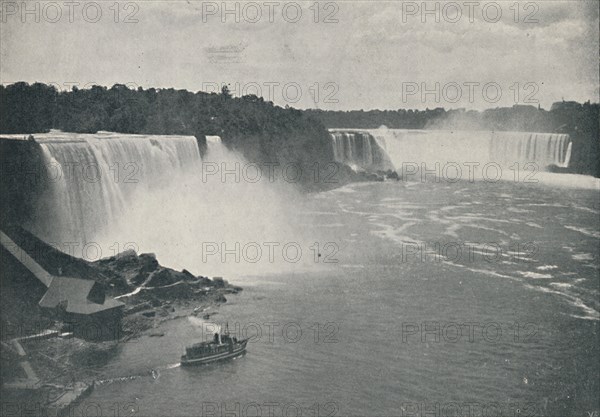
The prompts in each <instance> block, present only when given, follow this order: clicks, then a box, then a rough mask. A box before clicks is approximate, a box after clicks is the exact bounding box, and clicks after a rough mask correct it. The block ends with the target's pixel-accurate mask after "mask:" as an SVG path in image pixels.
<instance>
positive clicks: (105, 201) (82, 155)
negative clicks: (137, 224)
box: [34, 132, 200, 242]
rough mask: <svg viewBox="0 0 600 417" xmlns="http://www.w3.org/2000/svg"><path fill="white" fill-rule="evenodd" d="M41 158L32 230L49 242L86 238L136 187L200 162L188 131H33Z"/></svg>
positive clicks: (153, 183) (118, 211) (108, 220)
mask: <svg viewBox="0 0 600 417" xmlns="http://www.w3.org/2000/svg"><path fill="white" fill-rule="evenodd" d="M36 140H37V141H38V142H39V143H40V145H41V148H42V152H43V155H44V159H45V167H44V168H45V171H46V175H45V178H44V179H45V180H46V181H47V183H48V187H47V188H46V192H45V195H44V196H43V197H42V199H41V205H40V207H39V210H38V213H36V214H37V216H36V217H37V219H36V220H35V222H34V223H35V224H34V229H35V231H36V232H37V233H38V234H39V235H40V236H42V237H43V238H45V239H46V240H49V241H54V242H67V241H71V242H86V241H89V240H90V239H93V238H94V236H96V235H97V234H98V233H99V232H100V231H101V230H103V229H105V228H106V226H107V225H108V224H111V223H113V222H115V221H116V220H117V219H119V218H120V217H121V216H122V215H123V212H124V211H125V210H126V206H127V203H128V202H129V201H130V199H131V196H132V195H133V192H134V191H135V189H137V188H148V187H156V186H160V185H161V184H165V183H167V182H168V181H169V176H171V175H173V173H174V172H177V171H181V170H185V169H189V168H191V167H193V166H195V165H197V164H199V162H200V152H199V150H198V144H197V143H196V139H195V138H194V137H191V136H189V137H188V136H144V135H120V134H114V133H108V132H100V133H98V134H95V135H89V134H82V135H78V134H66V133H54V132H53V133H49V134H42V135H36Z"/></svg>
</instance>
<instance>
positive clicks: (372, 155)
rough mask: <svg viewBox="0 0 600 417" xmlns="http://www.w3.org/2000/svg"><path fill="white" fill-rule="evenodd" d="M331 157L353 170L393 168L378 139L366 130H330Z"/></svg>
mask: <svg viewBox="0 0 600 417" xmlns="http://www.w3.org/2000/svg"><path fill="white" fill-rule="evenodd" d="M330 135H331V144H332V148H333V157H334V160H335V161H336V162H341V163H344V164H346V165H348V166H350V167H352V168H353V169H354V170H364V171H386V170H388V169H393V165H392V163H391V161H390V160H389V157H388V155H387V153H386V151H385V149H383V147H382V145H381V144H380V143H379V142H378V140H377V139H376V138H375V137H374V136H373V135H371V134H370V133H369V132H367V131H342V130H335V129H332V130H331V131H330Z"/></svg>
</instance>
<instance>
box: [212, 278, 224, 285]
mask: <svg viewBox="0 0 600 417" xmlns="http://www.w3.org/2000/svg"><path fill="white" fill-rule="evenodd" d="M212 281H213V284H214V285H215V287H224V286H225V280H224V279H223V277H213V279H212Z"/></svg>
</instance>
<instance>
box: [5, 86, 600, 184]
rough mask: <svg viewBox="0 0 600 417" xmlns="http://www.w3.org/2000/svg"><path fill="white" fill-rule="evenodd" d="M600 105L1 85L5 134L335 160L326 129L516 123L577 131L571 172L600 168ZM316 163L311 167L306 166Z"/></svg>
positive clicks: (509, 126)
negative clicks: (104, 138) (193, 141)
mask: <svg viewBox="0 0 600 417" xmlns="http://www.w3.org/2000/svg"><path fill="white" fill-rule="evenodd" d="M599 112H600V109H599V105H598V104H590V103H589V102H587V103H584V104H579V103H575V102H559V103H555V104H553V105H552V108H551V109H550V110H549V111H546V110H544V109H540V108H536V107H533V106H517V105H516V106H513V107H510V108H496V109H489V110H485V111H482V112H478V111H465V110H460V109H459V110H445V109H443V108H437V109H432V110H423V111H419V110H403V109H401V110H371V111H362V110H354V111H324V110H296V109H293V108H287V107H286V108H281V107H278V106H275V105H273V103H271V102H268V101H264V100H263V98H261V97H257V96H255V95H249V96H244V97H240V98H234V97H232V96H231V94H230V92H229V91H228V89H227V88H226V87H224V88H223V90H222V91H221V93H219V94H217V93H205V92H197V93H193V92H190V91H187V90H175V89H154V88H149V89H143V88H141V87H139V88H137V89H130V88H128V87H127V86H125V85H122V84H115V85H114V86H112V87H111V88H107V87H102V86H93V87H91V88H90V89H81V90H80V89H77V88H76V87H73V89H72V90H71V91H57V90H56V88H55V87H53V86H50V85H45V84H41V83H35V84H32V85H29V84H27V83H23V82H19V83H15V84H11V85H9V86H6V87H5V86H0V133H36V132H45V131H48V130H49V129H60V130H63V131H66V132H80V133H94V132H97V131H99V130H107V131H113V132H121V133H145V134H181V135H194V136H196V137H197V138H200V139H201V140H202V138H204V136H205V135H219V136H221V138H222V139H223V142H224V143H225V144H226V145H228V146H229V147H231V148H233V149H236V150H238V151H240V152H242V153H243V154H244V155H245V156H246V157H247V158H248V159H249V160H250V161H252V162H276V163H280V164H282V165H285V164H289V163H294V164H299V165H301V166H305V167H307V168H308V167H311V166H314V163H315V162H318V163H323V164H324V165H326V164H327V163H329V162H331V161H332V159H333V154H332V152H333V151H332V149H331V146H330V144H329V143H330V142H329V135H328V132H327V130H326V128H332V127H338V128H357V129H375V128H378V127H380V126H381V125H385V126H387V127H388V128H395V129H457V130H511V131H526V132H527V131H529V132H546V133H567V134H569V135H570V136H571V139H572V141H573V143H574V146H573V154H572V158H571V161H572V162H571V167H572V168H571V171H573V172H578V173H583V174H591V175H595V176H597V177H600V140H599V138H600V132H599V125H598V121H599V120H600V113H599ZM303 171H304V172H310V171H311V169H310V168H308V169H306V170H303Z"/></svg>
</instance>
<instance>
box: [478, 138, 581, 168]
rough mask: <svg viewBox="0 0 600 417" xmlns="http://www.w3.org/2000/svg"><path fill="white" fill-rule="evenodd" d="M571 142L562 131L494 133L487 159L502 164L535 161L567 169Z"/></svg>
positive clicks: (541, 165) (541, 164)
mask: <svg viewBox="0 0 600 417" xmlns="http://www.w3.org/2000/svg"><path fill="white" fill-rule="evenodd" d="M571 145H572V144H571V142H570V140H569V135H565V134H556V133H522V132H494V133H492V137H491V145H490V146H491V148H490V159H492V160H495V161H497V162H498V163H499V164H500V165H503V166H509V165H511V164H514V163H520V164H527V163H535V164H538V165H539V166H540V168H546V167H549V166H551V165H554V166H557V167H560V168H568V166H569V160H570V159H571Z"/></svg>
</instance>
